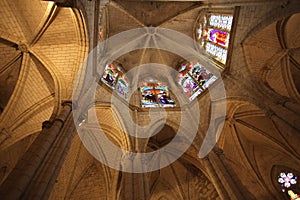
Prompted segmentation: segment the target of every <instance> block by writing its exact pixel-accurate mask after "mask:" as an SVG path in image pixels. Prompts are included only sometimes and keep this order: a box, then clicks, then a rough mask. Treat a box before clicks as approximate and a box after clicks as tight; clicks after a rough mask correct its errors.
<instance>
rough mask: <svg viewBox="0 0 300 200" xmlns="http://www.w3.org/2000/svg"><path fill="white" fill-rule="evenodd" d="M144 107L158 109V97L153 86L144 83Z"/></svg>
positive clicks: (142, 88)
mask: <svg viewBox="0 0 300 200" xmlns="http://www.w3.org/2000/svg"><path fill="white" fill-rule="evenodd" d="M141 95H142V101H141V102H142V107H157V106H158V103H157V101H156V95H155V91H154V88H153V84H150V83H143V84H142V86H141Z"/></svg>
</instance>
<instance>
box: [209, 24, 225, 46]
mask: <svg viewBox="0 0 300 200" xmlns="http://www.w3.org/2000/svg"><path fill="white" fill-rule="evenodd" d="M204 37H205V38H207V39H208V41H210V42H213V43H216V44H218V45H220V46H223V47H226V48H227V47H228V45H229V33H227V32H225V31H221V30H218V29H211V28H209V29H206V30H205V36H204Z"/></svg>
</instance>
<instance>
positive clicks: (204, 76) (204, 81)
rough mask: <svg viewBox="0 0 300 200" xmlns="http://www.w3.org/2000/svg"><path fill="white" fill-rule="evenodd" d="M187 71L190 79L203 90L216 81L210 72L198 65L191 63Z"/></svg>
mask: <svg viewBox="0 0 300 200" xmlns="http://www.w3.org/2000/svg"><path fill="white" fill-rule="evenodd" d="M189 69H190V71H189V72H190V74H191V75H192V77H193V78H194V79H195V80H196V81H197V82H198V83H199V85H200V86H201V87H202V88H203V89H206V88H208V86H209V85H211V84H212V83H213V82H215V80H217V77H216V76H214V75H213V74H212V73H211V72H210V71H208V70H207V69H205V68H204V67H203V66H201V65H200V64H199V63H195V64H193V63H191V64H190V66H189Z"/></svg>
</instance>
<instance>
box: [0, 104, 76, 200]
mask: <svg viewBox="0 0 300 200" xmlns="http://www.w3.org/2000/svg"><path fill="white" fill-rule="evenodd" d="M71 109H72V104H71V103H70V102H68V103H64V104H63V106H62V110H61V113H60V115H59V116H58V117H57V118H56V119H55V120H53V122H49V121H46V122H44V123H43V130H42V131H41V133H40V134H39V136H38V137H37V138H36V140H35V141H34V142H33V144H32V145H31V146H30V148H29V149H28V151H27V152H26V153H25V154H24V155H23V156H22V158H21V159H20V160H19V161H18V163H17V165H16V166H15V168H14V169H13V171H12V172H11V174H10V175H9V176H8V178H7V179H6V180H5V182H4V183H3V184H2V186H1V188H0V196H1V197H2V198H3V199H47V198H48V197H49V195H50V192H51V189H52V186H53V185H54V183H55V180H56V177H57V175H58V172H59V170H60V167H61V165H62V163H63V160H64V157H65V155H66V152H67V149H68V147H69V145H70V141H71V138H72V137H73V135H74V132H75V126H74V123H73V120H72V114H70V113H71ZM71 127H72V128H71Z"/></svg>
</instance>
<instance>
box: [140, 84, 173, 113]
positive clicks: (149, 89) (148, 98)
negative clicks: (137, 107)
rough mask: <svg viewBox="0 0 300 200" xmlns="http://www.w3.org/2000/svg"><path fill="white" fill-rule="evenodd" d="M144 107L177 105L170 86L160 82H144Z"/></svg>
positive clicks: (141, 88) (142, 90) (142, 91)
mask: <svg viewBox="0 0 300 200" xmlns="http://www.w3.org/2000/svg"><path fill="white" fill-rule="evenodd" d="M140 91H141V103H142V107H144V108H150V107H175V106H176V104H175V101H174V100H173V99H172V97H171V95H170V93H169V90H168V87H167V86H166V85H165V84H163V83H160V82H155V83H152V82H144V83H142V84H141V87H140Z"/></svg>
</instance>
